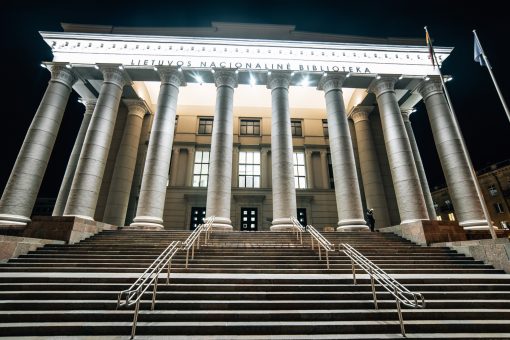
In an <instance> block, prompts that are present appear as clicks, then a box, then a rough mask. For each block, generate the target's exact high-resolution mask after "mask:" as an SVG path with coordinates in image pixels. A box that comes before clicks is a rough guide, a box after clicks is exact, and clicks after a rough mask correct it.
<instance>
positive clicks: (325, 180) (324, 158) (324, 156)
mask: <svg viewBox="0 0 510 340" xmlns="http://www.w3.org/2000/svg"><path fill="white" fill-rule="evenodd" d="M320 156H321V177H322V188H323V189H329V169H328V165H329V164H328V152H327V151H325V150H324V151H321V152H320Z"/></svg>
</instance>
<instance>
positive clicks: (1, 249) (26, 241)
mask: <svg viewBox="0 0 510 340" xmlns="http://www.w3.org/2000/svg"><path fill="white" fill-rule="evenodd" d="M64 243H65V242H64V241H56V240H46V239H39V238H32V237H19V236H8V235H0V262H7V260H9V259H10V258H13V257H18V256H20V255H24V254H27V253H28V252H29V251H34V250H36V249H37V248H39V247H42V246H44V245H46V244H64Z"/></svg>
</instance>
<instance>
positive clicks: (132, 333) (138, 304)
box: [131, 300, 140, 339]
mask: <svg viewBox="0 0 510 340" xmlns="http://www.w3.org/2000/svg"><path fill="white" fill-rule="evenodd" d="M139 310H140V300H138V301H137V302H136V305H135V314H134V315H133V326H131V339H134V337H135V333H136V323H137V321H138V312H139Z"/></svg>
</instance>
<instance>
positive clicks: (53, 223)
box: [23, 216, 117, 244]
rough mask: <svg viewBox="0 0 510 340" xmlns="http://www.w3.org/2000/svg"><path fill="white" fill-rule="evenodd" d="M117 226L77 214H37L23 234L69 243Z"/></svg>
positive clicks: (114, 228)
mask: <svg viewBox="0 0 510 340" xmlns="http://www.w3.org/2000/svg"><path fill="white" fill-rule="evenodd" d="M116 229H117V226H114V225H111V224H106V223H103V222H98V221H91V220H86V219H83V218H80V217H75V216H35V217H33V218H32V222H30V223H28V225H27V226H26V228H25V230H24V231H23V236H25V237H33V238H42V239H51V240H61V241H65V242H67V243H69V244H73V243H77V242H80V241H81V240H84V239H86V238H88V237H91V236H93V235H95V234H97V233H99V232H101V231H103V230H116Z"/></svg>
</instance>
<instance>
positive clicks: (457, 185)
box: [418, 79, 487, 229]
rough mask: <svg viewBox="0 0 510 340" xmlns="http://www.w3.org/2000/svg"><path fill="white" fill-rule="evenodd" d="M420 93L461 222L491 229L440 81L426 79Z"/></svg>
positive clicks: (468, 225) (465, 226) (456, 213)
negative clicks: (485, 217) (488, 226)
mask: <svg viewBox="0 0 510 340" xmlns="http://www.w3.org/2000/svg"><path fill="white" fill-rule="evenodd" d="M418 92H419V93H420V94H421V96H422V97H423V100H424V102H425V105H426V107H427V112H428V115H429V120H430V126H431V128H432V134H433V136H434V142H435V144H436V148H437V152H438V154H439V159H440V161H441V167H442V168H443V172H444V176H445V178H446V184H447V185H448V192H449V193H450V197H451V199H452V203H453V206H454V208H455V215H456V216H457V220H458V221H459V224H460V225H461V226H463V227H464V228H465V229H469V228H476V227H483V228H487V222H486V221H485V219H484V214H483V209H482V203H481V202H480V200H479V198H478V195H477V193H476V189H475V184H474V182H473V179H472V177H471V172H470V170H469V166H468V157H469V155H467V154H465V153H464V152H463V150H462V144H461V138H462V136H460V135H459V134H458V133H457V131H456V129H455V128H454V124H453V121H452V117H451V115H450V112H449V107H448V103H447V101H446V98H445V96H444V93H443V89H442V87H441V82H440V80H438V79H433V80H430V81H427V82H423V83H422V84H421V85H420V86H419V87H418Z"/></svg>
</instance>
